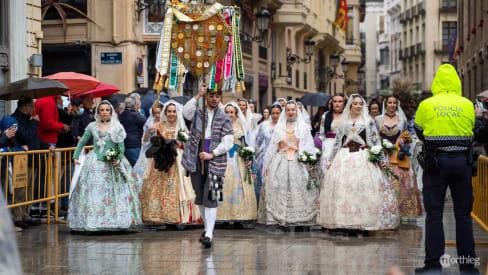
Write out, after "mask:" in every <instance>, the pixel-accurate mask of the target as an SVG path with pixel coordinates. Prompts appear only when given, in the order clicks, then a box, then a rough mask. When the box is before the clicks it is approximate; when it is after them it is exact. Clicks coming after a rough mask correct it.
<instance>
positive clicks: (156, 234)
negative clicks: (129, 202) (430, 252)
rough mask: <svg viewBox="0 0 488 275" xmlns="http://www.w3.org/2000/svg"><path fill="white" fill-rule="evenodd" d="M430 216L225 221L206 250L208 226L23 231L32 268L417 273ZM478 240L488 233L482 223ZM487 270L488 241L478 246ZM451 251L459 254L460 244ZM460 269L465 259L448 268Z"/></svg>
mask: <svg viewBox="0 0 488 275" xmlns="http://www.w3.org/2000/svg"><path fill="white" fill-rule="evenodd" d="M422 225H423V219H422V220H420V221H419V222H418V223H417V224H415V223H411V224H403V225H402V226H401V227H400V229H399V230H397V231H390V232H381V233H376V234H374V235H373V236H371V237H345V236H331V235H329V234H328V233H326V232H323V231H321V230H317V231H315V230H314V231H312V232H295V233H293V232H272V231H267V230H263V229H261V230H256V229H219V228H217V230H216V232H215V241H214V246H213V248H212V249H208V250H203V249H202V247H201V244H200V243H199V242H198V238H199V236H200V234H201V231H202V229H201V228H195V227H194V228H185V229H184V230H178V229H176V228H172V227H169V228H168V229H165V230H156V229H145V230H143V231H142V232H140V233H128V234H113V233H112V234H104V235H101V234H98V235H75V234H71V233H70V231H69V230H68V228H67V227H66V226H65V225H49V226H48V225H43V226H41V227H37V228H36V227H34V228H31V229H27V230H25V231H24V232H22V233H18V234H17V237H18V242H19V250H20V252H21V260H22V265H23V268H24V272H25V274H107V275H108V274H280V275H282V274H354V275H359V274H384V273H385V272H386V271H387V270H388V268H389V267H390V266H392V265H397V266H400V267H401V269H402V270H404V271H405V272H406V274H413V270H414V268H415V267H417V266H421V265H422V264H423V257H424V249H423V247H424V245H423V230H422ZM444 227H445V230H446V241H454V240H455V239H454V237H455V226H454V218H453V214H452V209H451V208H449V207H446V213H445V226H444ZM474 228H475V237H476V241H484V242H486V241H488V234H487V233H486V232H485V231H483V229H482V228H481V227H480V226H478V225H477V224H476V223H474ZM476 251H477V253H478V256H479V257H480V258H481V265H480V267H479V268H480V271H481V274H484V273H485V272H486V265H487V259H488V258H487V256H488V246H484V247H483V246H477V249H476ZM446 254H450V255H451V256H455V255H456V248H455V247H446ZM444 270H445V271H448V272H450V273H449V274H456V272H457V266H452V267H450V268H449V269H444Z"/></svg>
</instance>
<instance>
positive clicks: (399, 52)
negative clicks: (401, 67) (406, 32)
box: [398, 49, 405, 60]
mask: <svg viewBox="0 0 488 275" xmlns="http://www.w3.org/2000/svg"><path fill="white" fill-rule="evenodd" d="M398 59H400V60H403V59H405V57H404V56H403V50H402V49H399V50H398Z"/></svg>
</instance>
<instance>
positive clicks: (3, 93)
mask: <svg viewBox="0 0 488 275" xmlns="http://www.w3.org/2000/svg"><path fill="white" fill-rule="evenodd" d="M66 91H69V88H68V87H66V85H64V84H63V83H61V82H59V81H57V80H52V79H46V78H33V77H28V78H24V79H22V80H19V81H15V82H12V83H9V84H7V85H6V86H5V87H3V88H1V89H0V99H1V100H16V99H20V98H22V97H30V98H41V97H46V96H51V95H61V94H63V93H64V92H66Z"/></svg>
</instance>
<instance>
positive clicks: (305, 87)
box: [303, 72, 308, 90]
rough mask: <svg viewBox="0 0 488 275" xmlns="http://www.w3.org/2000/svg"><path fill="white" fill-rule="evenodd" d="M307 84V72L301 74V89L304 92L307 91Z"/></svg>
mask: <svg viewBox="0 0 488 275" xmlns="http://www.w3.org/2000/svg"><path fill="white" fill-rule="evenodd" d="M307 86H308V83H307V72H303V89H304V90H306V89H308V87H307Z"/></svg>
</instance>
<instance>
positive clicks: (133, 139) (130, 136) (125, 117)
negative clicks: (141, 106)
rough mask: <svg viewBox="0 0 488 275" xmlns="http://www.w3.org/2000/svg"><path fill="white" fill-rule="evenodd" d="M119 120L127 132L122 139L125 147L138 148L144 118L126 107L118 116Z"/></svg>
mask: <svg viewBox="0 0 488 275" xmlns="http://www.w3.org/2000/svg"><path fill="white" fill-rule="evenodd" d="M119 120H120V123H121V124H122V126H124V129H125V132H126V133H127V137H126V138H125V141H124V144H125V148H140V147H141V139H142V134H143V133H144V129H143V128H144V124H145V123H146V119H144V117H142V116H141V115H140V114H139V113H138V112H136V111H134V110H133V109H130V108H126V109H125V111H124V112H123V113H122V114H121V115H120V116H119Z"/></svg>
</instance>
